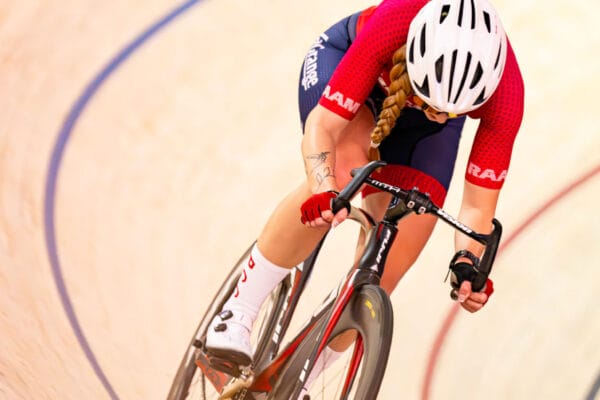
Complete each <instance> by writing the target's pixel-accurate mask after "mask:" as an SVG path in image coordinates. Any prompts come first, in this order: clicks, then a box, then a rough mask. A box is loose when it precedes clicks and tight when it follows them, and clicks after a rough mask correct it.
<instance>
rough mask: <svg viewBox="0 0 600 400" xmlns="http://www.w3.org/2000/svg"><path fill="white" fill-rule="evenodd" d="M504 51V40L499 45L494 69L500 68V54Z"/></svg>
mask: <svg viewBox="0 0 600 400" xmlns="http://www.w3.org/2000/svg"><path fill="white" fill-rule="evenodd" d="M501 53H502V42H500V45H499V46H498V55H497V56H496V62H495V63H494V69H496V68H498V64H499V63H500V54H501Z"/></svg>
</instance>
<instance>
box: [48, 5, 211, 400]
mask: <svg viewBox="0 0 600 400" xmlns="http://www.w3.org/2000/svg"><path fill="white" fill-rule="evenodd" d="M201 1H202V0H188V1H185V2H184V3H182V4H181V5H180V6H178V7H177V8H175V9H174V10H173V11H171V12H170V13H169V14H167V15H166V16H164V17H163V18H161V19H160V20H159V21H157V22H156V23H154V24H153V25H152V26H150V27H149V28H148V29H146V30H145V31H144V32H143V33H142V34H141V35H139V36H138V37H137V38H135V39H134V40H133V41H132V42H131V43H130V44H128V45H127V46H126V47H125V48H123V49H122V50H121V51H120V52H119V53H118V54H117V55H116V56H115V57H114V58H113V59H112V60H111V61H110V62H109V63H108V64H107V65H106V66H105V67H104V68H103V69H102V70H101V71H100V73H98V74H97V75H96V76H95V77H94V79H93V80H92V81H91V82H90V83H89V84H88V85H87V87H86V88H85V90H84V91H83V93H82V94H81V95H80V96H79V98H78V99H77V101H76V102H75V104H73V106H72V107H71V110H70V112H69V114H68V115H67V118H66V119H65V121H64V123H63V126H62V128H61V130H60V132H59V133H58V137H57V139H56V144H55V146H54V149H53V151H52V156H51V158H50V163H49V165H48V173H47V177H46V191H45V197H44V229H45V235H46V248H47V251H48V257H49V259H50V265H51V267H52V275H53V277H54V282H55V284H56V288H57V290H58V294H59V296H60V299H61V302H62V306H63V309H64V311H65V313H66V315H67V318H68V320H69V323H70V325H71V328H72V329H73V332H74V333H75V336H76V338H77V341H78V342H79V345H80V347H81V349H82V350H83V352H84V353H85V356H86V358H87V359H88V361H89V363H90V365H91V366H92V369H93V370H94V372H95V374H96V376H97V377H98V379H99V380H100V382H101V383H102V385H103V386H104V388H105V389H106V391H107V392H108V395H109V396H110V397H111V399H113V400H116V399H118V398H119V397H118V396H117V393H116V392H115V390H114V389H113V387H112V385H111V384H110V382H109V380H108V378H107V377H106V374H105V373H104V372H103V371H102V368H101V367H100V364H99V363H98V360H97V359H96V356H95V355H94V352H93V351H92V349H91V347H90V345H89V343H88V341H87V339H86V337H85V334H84V333H83V329H82V328H81V324H80V323H79V320H78V319H77V314H76V313H75V309H74V307H73V302H72V301H71V298H70V296H69V293H68V290H67V287H66V284H65V280H64V276H63V272H62V267H61V264H60V258H59V255H58V247H57V244H56V229H55V220H54V213H55V205H56V183H57V179H58V175H59V172H60V165H61V162H62V159H63V155H64V153H65V148H66V146H67V143H68V141H69V138H70V136H71V133H72V132H73V128H74V127H75V125H76V123H77V120H78V119H79V117H80V116H81V114H82V113H83V111H84V109H85V107H86V106H87V104H88V103H89V101H90V99H91V98H92V97H93V96H94V95H95V94H96V92H97V91H98V88H99V87H100V86H101V85H102V84H103V83H104V82H105V81H106V80H107V78H108V77H109V76H110V75H111V74H112V73H113V72H114V71H115V70H116V69H117V68H118V67H119V66H120V65H121V64H123V62H124V61H125V60H127V59H128V58H129V56H131V55H132V53H133V52H135V51H136V50H137V49H138V48H139V47H141V46H142V45H143V44H144V43H145V42H146V41H147V40H148V39H150V38H151V37H152V36H153V35H154V34H156V33H158V32H159V31H160V30H161V29H162V28H164V27H165V26H166V25H168V24H169V23H170V22H172V21H173V20H174V19H175V18H177V17H178V16H179V15H181V14H183V13H184V12H185V11H187V10H188V9H189V8H191V7H192V6H193V5H195V4H197V3H200V2H201Z"/></svg>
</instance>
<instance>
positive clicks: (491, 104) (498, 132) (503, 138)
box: [465, 43, 525, 189]
mask: <svg viewBox="0 0 600 400" xmlns="http://www.w3.org/2000/svg"><path fill="white" fill-rule="evenodd" d="M524 93H525V89H524V84H523V78H522V76H521V72H520V70H519V65H518V64H517V60H516V57H515V54H514V52H513V50H512V47H511V46H510V43H509V45H508V49H507V55H506V65H505V67H504V72H503V75H502V79H501V80H500V83H499V85H498V88H497V89H496V91H495V92H494V94H493V95H492V97H491V98H490V99H489V100H488V101H487V102H486V103H485V104H484V105H483V106H481V107H480V108H479V109H477V110H475V111H474V112H472V113H469V116H470V117H473V118H479V119H480V123H479V127H478V128H477V132H476V134H475V139H474V141H473V145H472V147H471V153H470V155H469V161H468V164H467V170H466V173H465V178H466V180H467V181H468V182H470V183H473V184H475V185H478V186H482V187H486V188H489V189H500V188H501V187H502V185H503V184H504V180H505V178H506V175H507V173H508V167H509V164H510V159H511V155H512V149H513V144H514V141H515V138H516V136H517V132H518V131H519V128H520V126H521V121H522V119H523V108H524Z"/></svg>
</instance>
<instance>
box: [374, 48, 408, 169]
mask: <svg viewBox="0 0 600 400" xmlns="http://www.w3.org/2000/svg"><path fill="white" fill-rule="evenodd" d="M392 63H393V67H392V69H391V71H390V81H391V83H390V87H389V95H388V97H386V98H385V100H384V101H383V107H382V110H381V112H380V113H379V118H378V119H377V126H375V129H373V132H372V133H371V146H370V148H369V160H379V159H380V155H379V149H378V147H379V144H380V143H381V142H382V141H383V139H385V138H386V137H387V136H388V135H389V134H390V132H391V130H392V128H393V127H394V125H395V124H396V119H397V118H398V117H399V116H400V112H401V111H402V109H403V108H404V105H405V103H406V98H407V97H408V96H409V95H410V94H411V93H412V88H411V86H410V81H409V78H408V72H407V70H406V45H404V46H402V47H400V48H399V49H398V50H396V51H395V52H394V55H393V56H392Z"/></svg>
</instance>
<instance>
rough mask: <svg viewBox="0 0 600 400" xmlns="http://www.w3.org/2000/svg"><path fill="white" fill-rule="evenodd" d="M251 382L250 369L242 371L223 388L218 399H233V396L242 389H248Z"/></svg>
mask: <svg viewBox="0 0 600 400" xmlns="http://www.w3.org/2000/svg"><path fill="white" fill-rule="evenodd" d="M253 382H254V373H253V372H252V371H248V372H243V373H242V374H241V375H240V376H239V378H234V379H233V380H232V381H231V382H229V383H228V384H227V385H226V386H225V387H224V388H223V391H222V392H221V395H220V396H219V400H233V396H235V395H236V394H238V393H239V392H240V391H242V390H245V389H248V388H249V387H250V385H252V383H253Z"/></svg>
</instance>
